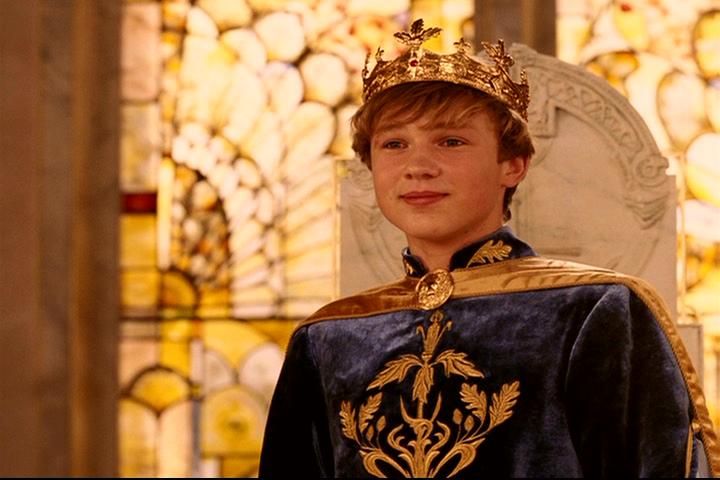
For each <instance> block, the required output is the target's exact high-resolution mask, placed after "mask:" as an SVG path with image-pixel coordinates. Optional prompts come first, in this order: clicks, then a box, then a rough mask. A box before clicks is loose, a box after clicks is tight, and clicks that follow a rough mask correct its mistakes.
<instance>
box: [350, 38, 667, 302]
mask: <svg viewBox="0 0 720 480" xmlns="http://www.w3.org/2000/svg"><path fill="white" fill-rule="evenodd" d="M510 52H511V54H512V55H513V57H514V58H515V59H516V61H517V65H520V66H522V67H523V68H524V69H525V70H526V72H527V74H528V77H529V79H530V86H531V93H530V94H531V102H530V109H529V126H530V131H531V133H532V135H533V139H534V141H535V146H536V149H537V154H536V156H535V158H534V159H533V163H532V166H531V168H530V172H529V174H528V177H527V178H526V179H525V181H524V182H523V183H522V184H521V185H520V187H519V188H518V191H517V193H516V196H515V199H514V201H513V208H512V212H513V220H512V221H511V222H510V225H511V227H512V228H513V229H514V230H515V232H516V233H517V234H518V235H519V236H520V237H522V238H524V239H526V240H528V241H529V242H530V243H531V244H533V246H534V247H535V248H536V249H537V250H538V251H539V253H541V254H543V255H547V256H552V257H555V258H561V259H566V260H572V261H576V262H582V263H589V264H593V265H598V266H602V267H607V268H613V269H616V270H619V271H621V272H624V273H629V274H632V275H637V276H640V277H643V278H645V279H647V280H649V281H650V282H651V283H653V284H654V285H655V286H656V287H657V288H658V290H660V293H661V294H662V295H663V297H664V298H665V300H666V302H667V303H668V305H669V306H670V307H671V308H674V307H675V294H676V292H675V284H676V278H675V212H674V208H673V206H674V201H675V195H674V188H675V187H674V179H673V178H672V177H669V176H667V175H666V173H665V170H666V168H667V161H666V159H664V158H663V157H662V155H661V154H660V152H659V150H658V148H657V146H656V144H655V142H654V140H653V138H652V136H651V134H650V132H649V130H648V128H647V126H646V125H645V123H644V122H643V120H642V118H641V117H640V115H639V114H638V113H637V112H636V111H635V110H634V109H633V108H632V106H631V105H630V104H629V102H628V101H627V100H626V99H625V98H624V97H623V96H622V95H620V94H619V93H618V92H616V91H615V90H614V89H612V87H610V86H609V85H608V84H607V83H606V82H605V81H604V80H602V79H600V78H598V77H595V76H594V75H592V74H591V73H589V72H586V71H584V70H582V69H581V68H579V67H576V66H573V65H570V64H567V63H565V62H561V61H559V60H557V59H556V58H554V57H549V56H546V55H541V54H538V53H536V52H535V51H533V50H532V49H530V48H528V47H526V46H524V45H518V44H515V45H513V46H512V48H511V50H510ZM347 170H348V172H349V174H348V176H347V177H346V178H344V179H343V180H342V181H341V187H340V188H341V205H340V210H341V234H342V246H341V263H340V275H341V279H340V280H341V285H340V293H341V294H343V295H344V294H349V293H353V292H356V291H358V290H361V289H364V288H368V287H370V286H373V285H376V284H378V283H380V282H386V281H391V280H393V279H395V278H397V277H399V276H401V275H402V264H401V260H400V252H401V250H402V248H403V247H404V246H405V239H404V237H403V235H402V233H401V232H399V231H398V230H397V229H396V228H395V227H394V226H392V225H391V224H389V222H387V221H386V220H385V219H384V218H383V217H382V215H381V214H380V211H379V210H378V208H377V206H376V204H375V198H374V194H373V192H372V179H371V176H370V173H369V172H368V171H367V169H366V168H365V166H364V165H362V164H361V163H360V162H359V161H358V160H349V161H348V169H347Z"/></svg>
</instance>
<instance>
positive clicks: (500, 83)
mask: <svg viewBox="0 0 720 480" xmlns="http://www.w3.org/2000/svg"><path fill="white" fill-rule="evenodd" d="M441 31H442V29H440V28H438V27H431V28H424V25H423V21H422V19H420V20H416V21H414V22H413V23H412V25H411V26H410V31H406V32H397V33H395V38H396V39H397V40H398V41H399V42H400V43H402V44H404V45H406V46H407V47H408V50H407V51H406V52H405V53H403V54H402V55H400V56H399V57H397V58H396V59H394V60H384V59H383V51H382V49H380V48H378V50H377V52H376V53H375V66H374V67H373V69H372V70H369V69H368V63H369V60H370V56H369V55H368V57H367V58H366V60H365V67H364V68H363V72H362V76H363V101H364V102H367V101H369V100H370V99H371V98H372V97H373V96H375V95H377V94H378V93H380V92H382V91H384V90H387V89H388V88H390V87H394V86H395V85H400V84H402V83H408V82H420V81H443V82H450V83H454V84H459V85H467V86H469V87H472V88H475V89H477V90H480V91H482V92H485V93H487V94H488V95H491V96H493V97H495V98H497V99H498V100H500V101H502V102H504V103H505V104H506V105H507V106H508V107H510V109H512V110H513V111H515V112H516V113H518V114H519V115H520V116H521V117H522V118H524V119H525V120H527V111H528V104H529V103H530V88H529V86H528V81H527V75H526V74H525V71H523V70H521V71H520V82H519V83H518V82H515V81H514V80H513V78H512V76H511V75H510V67H512V65H513V64H514V63H515V61H514V60H513V58H512V57H511V56H510V55H508V54H507V53H505V43H504V42H503V41H502V40H498V42H497V44H492V43H487V42H482V44H481V45H482V48H483V51H484V53H485V55H486V56H487V57H488V59H489V60H490V61H483V59H480V58H478V57H475V56H472V54H471V52H472V47H471V45H470V44H469V43H468V42H466V41H465V40H464V39H462V38H461V39H460V40H458V41H457V42H455V43H454V44H453V45H454V46H455V53H451V54H447V55H441V54H437V53H434V52H431V51H429V50H425V49H424V48H423V47H422V45H423V43H425V42H426V41H428V40H429V39H431V38H433V37H435V36H437V35H439V34H440V32H441Z"/></svg>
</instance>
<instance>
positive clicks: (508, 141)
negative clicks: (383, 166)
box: [352, 82, 535, 221]
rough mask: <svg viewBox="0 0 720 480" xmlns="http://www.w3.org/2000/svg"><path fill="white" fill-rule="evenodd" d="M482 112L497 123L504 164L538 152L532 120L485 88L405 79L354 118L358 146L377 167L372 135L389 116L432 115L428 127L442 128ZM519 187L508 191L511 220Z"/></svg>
mask: <svg viewBox="0 0 720 480" xmlns="http://www.w3.org/2000/svg"><path fill="white" fill-rule="evenodd" d="M480 112H486V113H487V114H488V115H489V116H490V119H491V121H492V123H493V125H494V126H495V129H496V130H495V131H496V133H497V139H498V162H504V161H508V160H510V159H513V158H516V157H522V158H526V159H530V158H531V157H532V156H533V154H534V153H535V147H534V146H533V143H532V138H531V137H530V132H529V131H528V128H527V123H526V122H525V121H524V120H523V119H522V118H521V117H520V116H519V115H518V114H517V113H515V112H513V111H512V110H511V109H510V108H509V107H508V106H507V105H506V104H505V103H503V102H501V101H500V100H498V99H496V98H495V97H492V96H490V95H488V94H486V93H484V92H481V91H480V90H476V89H474V88H471V87H467V86H465V85H456V84H452V83H447V82H413V83H403V84H401V85H397V86H394V87H391V88H389V89H387V90H385V91H383V92H381V93H379V94H377V95H376V96H374V97H373V98H372V99H370V101H369V102H367V103H366V104H364V105H363V106H361V107H360V109H359V110H358V111H357V112H356V113H355V115H354V116H353V118H352V128H353V144H352V148H353V150H354V151H355V153H356V154H357V155H358V156H359V157H360V160H362V162H363V163H364V164H365V165H366V166H367V167H368V168H369V169H372V158H371V155H370V145H371V141H372V136H373V134H374V133H375V129H376V128H377V126H378V125H379V124H380V122H381V121H382V120H383V119H384V118H393V119H402V120H403V121H407V122H414V121H417V120H419V119H421V118H426V119H427V124H428V125H433V126H442V125H456V124H462V123H464V122H465V121H466V120H468V119H469V118H470V117H472V116H473V115H475V114H477V113H480ZM516 188H517V187H512V188H508V189H506V190H505V196H504V198H503V214H504V217H505V221H507V220H509V219H510V216H511V213H510V203H511V202H512V197H513V194H514V193H515V190H516Z"/></svg>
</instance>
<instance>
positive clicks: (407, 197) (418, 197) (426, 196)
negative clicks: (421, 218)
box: [400, 190, 448, 205]
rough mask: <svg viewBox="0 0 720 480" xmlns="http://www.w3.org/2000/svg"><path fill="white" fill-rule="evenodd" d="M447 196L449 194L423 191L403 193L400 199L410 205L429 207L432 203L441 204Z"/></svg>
mask: <svg viewBox="0 0 720 480" xmlns="http://www.w3.org/2000/svg"><path fill="white" fill-rule="evenodd" d="M447 196H448V194H447V193H442V192H434V191H429V190H423V191H417V192H408V193H403V194H402V195H400V198H401V199H402V200H403V201H404V202H405V203H408V204H410V205H429V204H431V203H435V202H439V201H440V200H442V199H443V198H445V197H447Z"/></svg>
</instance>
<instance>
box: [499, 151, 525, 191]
mask: <svg viewBox="0 0 720 480" xmlns="http://www.w3.org/2000/svg"><path fill="white" fill-rule="evenodd" d="M500 165H502V179H501V181H502V183H501V184H502V186H503V187H505V188H512V187H517V185H518V184H519V183H520V182H521V181H522V180H523V179H524V178H525V175H527V171H528V168H530V159H529V158H525V157H514V158H511V159H510V160H506V161H504V162H502V163H501V164H500Z"/></svg>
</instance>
